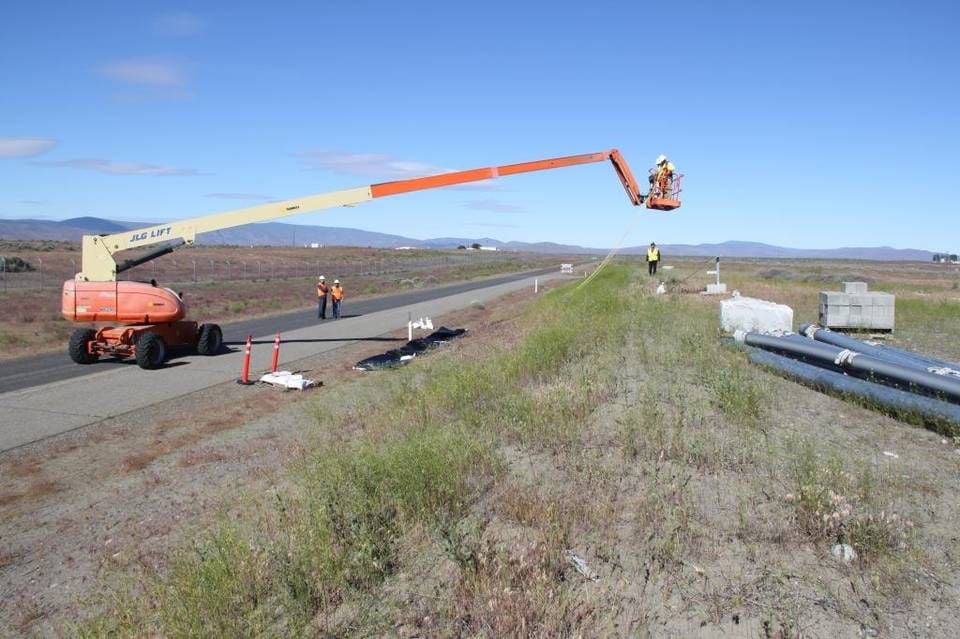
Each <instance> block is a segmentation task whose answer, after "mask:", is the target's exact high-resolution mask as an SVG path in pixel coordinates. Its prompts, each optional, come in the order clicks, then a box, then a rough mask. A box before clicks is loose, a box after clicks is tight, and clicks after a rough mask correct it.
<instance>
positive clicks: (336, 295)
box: [330, 280, 343, 319]
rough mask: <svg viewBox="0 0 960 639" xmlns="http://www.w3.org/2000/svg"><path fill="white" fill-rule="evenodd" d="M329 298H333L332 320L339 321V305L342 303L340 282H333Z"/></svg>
mask: <svg viewBox="0 0 960 639" xmlns="http://www.w3.org/2000/svg"><path fill="white" fill-rule="evenodd" d="M330 297H331V298H333V319H340V303H341V302H342V301H343V287H342V286H340V280H333V288H331V289H330Z"/></svg>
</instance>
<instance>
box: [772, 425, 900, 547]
mask: <svg viewBox="0 0 960 639" xmlns="http://www.w3.org/2000/svg"><path fill="white" fill-rule="evenodd" d="M791 448H792V449H793V451H794V452H793V461H792V465H793V468H792V471H793V472H792V475H793V476H792V480H793V486H794V492H791V493H788V494H787V495H786V496H785V499H786V501H787V502H788V503H790V504H792V505H793V506H794V508H795V512H796V517H797V523H798V525H799V527H800V530H801V531H802V532H803V533H804V534H806V535H808V536H810V537H812V538H815V539H825V540H827V541H828V542H829V543H846V544H850V545H851V546H852V547H853V548H854V549H856V550H857V552H858V553H860V554H861V555H862V556H867V557H871V556H873V557H875V556H878V555H883V554H886V553H889V552H895V551H900V550H904V549H906V548H907V546H908V544H909V542H910V540H911V537H912V533H913V528H914V524H913V522H912V521H910V520H909V519H906V518H904V517H901V516H900V515H899V514H897V513H894V512H890V511H888V510H886V509H881V508H879V507H878V506H877V502H878V501H879V500H880V499H881V497H882V496H881V495H879V494H878V489H877V486H876V478H875V476H874V475H873V473H872V472H871V471H870V470H869V469H863V470H861V471H859V472H858V473H856V474H854V473H851V472H849V471H848V470H846V469H845V468H844V464H843V462H842V460H841V459H840V458H839V457H837V456H835V455H821V454H818V452H817V450H816V448H815V447H814V445H813V443H812V442H810V441H806V442H803V443H801V444H800V445H799V446H791Z"/></svg>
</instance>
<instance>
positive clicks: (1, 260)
mask: <svg viewBox="0 0 960 639" xmlns="http://www.w3.org/2000/svg"><path fill="white" fill-rule="evenodd" d="M0 267H2V268H3V292H4V293H6V292H7V258H5V257H0Z"/></svg>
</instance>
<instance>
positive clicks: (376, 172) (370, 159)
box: [293, 150, 497, 191]
mask: <svg viewBox="0 0 960 639" xmlns="http://www.w3.org/2000/svg"><path fill="white" fill-rule="evenodd" d="M293 156H294V157H296V158H298V159H299V160H300V163H301V165H302V166H303V167H304V168H305V169H308V170H314V171H330V172H331V173H335V174H337V175H352V176H360V177H369V178H374V179H377V180H405V179H407V178H414V177H422V176H424V175H438V174H440V173H452V172H453V171H455V170H456V169H449V168H446V167H442V166H437V165H436V164H430V163H428V162H420V161H417V160H404V159H400V158H396V157H394V156H392V155H388V154H386V153H351V152H348V151H329V150H315V151H303V152H300V153H294V154H293ZM451 188H456V189H462V190H471V191H490V190H497V186H496V185H495V184H494V182H493V180H484V181H483V182H474V183H469V184H460V185H457V186H455V187H451Z"/></svg>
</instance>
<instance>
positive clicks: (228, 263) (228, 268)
mask: <svg viewBox="0 0 960 639" xmlns="http://www.w3.org/2000/svg"><path fill="white" fill-rule="evenodd" d="M226 262H227V279H228V280H229V279H230V260H226Z"/></svg>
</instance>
